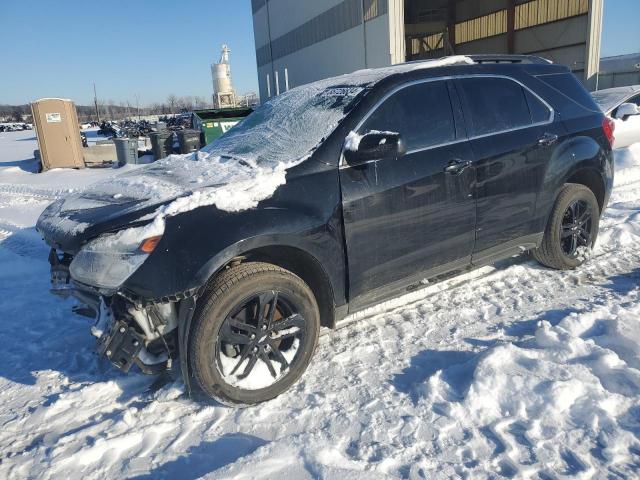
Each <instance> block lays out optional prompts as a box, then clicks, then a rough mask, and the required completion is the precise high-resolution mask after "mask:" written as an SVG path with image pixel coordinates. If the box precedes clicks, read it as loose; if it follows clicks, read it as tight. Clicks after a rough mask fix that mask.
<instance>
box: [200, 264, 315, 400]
mask: <svg viewBox="0 0 640 480" xmlns="http://www.w3.org/2000/svg"><path fill="white" fill-rule="evenodd" d="M319 331H320V314H319V311H318V306H317V304H316V300H315V297H314V295H313V293H312V292H311V289H310V288H309V287H308V286H307V284H306V283H304V282H303V281H302V280H301V279H300V278H299V277H298V276H296V275H294V274H293V273H291V272H289V271H287V270H284V269H282V268H280V267H277V266H275V265H271V264H267V263H259V262H248V263H244V264H240V265H238V266H234V267H231V268H229V269H227V270H225V271H224V272H222V273H221V274H220V275H219V276H218V277H216V278H215V279H214V281H213V282H212V284H211V285H210V287H209V288H208V289H207V292H206V293H205V295H204V296H203V297H202V298H201V299H200V301H199V305H198V308H197V309H196V312H195V315H194V324H193V330H192V333H191V336H190V338H191V340H190V351H189V360H190V366H191V370H192V372H193V374H194V377H195V379H196V381H197V384H198V385H199V386H200V388H201V389H202V390H203V391H204V392H205V393H206V394H207V395H209V396H210V397H212V398H215V399H216V400H218V401H220V402H222V403H224V404H227V405H234V406H242V405H252V404H256V403H260V402H264V401H266V400H269V399H271V398H274V397H276V396H278V395H280V394H281V393H282V392H284V391H285V390H287V389H288V388H289V387H290V386H291V385H293V384H294V383H295V382H296V381H297V380H298V378H300V376H301V375H302V373H303V372H304V371H305V369H306V368H307V365H308V364H309V362H310V360H311V357H312V356H313V352H314V350H315V347H316V344H317V342H318V334H319Z"/></svg>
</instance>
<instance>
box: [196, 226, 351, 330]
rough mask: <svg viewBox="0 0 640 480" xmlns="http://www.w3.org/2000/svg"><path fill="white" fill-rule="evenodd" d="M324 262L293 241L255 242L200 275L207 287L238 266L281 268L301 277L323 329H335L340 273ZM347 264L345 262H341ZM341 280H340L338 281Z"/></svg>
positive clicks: (234, 248)
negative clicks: (257, 264)
mask: <svg viewBox="0 0 640 480" xmlns="http://www.w3.org/2000/svg"><path fill="white" fill-rule="evenodd" d="M322 260H323V259H321V258H320V256H319V255H317V254H315V253H313V252H311V251H310V249H308V248H305V247H304V246H302V245H300V244H297V243H293V242H292V241H291V240H290V239H288V241H287V240H285V239H279V241H278V239H265V238H260V237H258V238H254V239H251V240H250V241H242V242H239V243H238V244H235V245H232V246H230V247H228V248H226V249H225V250H224V251H222V252H220V253H219V254H218V255H216V256H215V257H214V258H213V259H211V260H210V261H209V262H208V263H207V264H206V265H205V266H203V268H202V269H201V271H200V272H199V274H198V277H199V278H201V283H202V284H203V285H206V284H207V283H209V282H210V281H211V280H212V279H213V278H215V277H216V276H217V275H218V274H219V273H220V272H222V271H223V270H224V269H226V268H228V267H229V266H230V265H232V264H234V263H238V262H247V261H260V262H266V263H271V264H273V265H277V266H279V267H281V268H284V269H286V270H289V271H290V272H292V273H294V274H295V275H297V276H298V277H300V278H301V279H302V280H303V281H304V282H305V283H306V284H307V285H309V288H310V289H311V291H312V292H313V294H314V296H315V297H316V301H317V303H318V309H319V311H320V322H321V325H322V326H323V327H328V328H334V327H335V323H336V315H335V310H336V305H337V304H338V303H339V301H340V291H343V290H341V289H340V285H339V284H338V282H339V281H340V278H339V273H336V272H333V274H331V273H330V272H329V271H328V270H327V269H326V268H325V267H324V262H323V261H322ZM341 261H342V262H343V260H341ZM336 277H338V278H336Z"/></svg>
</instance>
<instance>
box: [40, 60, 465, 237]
mask: <svg viewBox="0 0 640 480" xmlns="http://www.w3.org/2000/svg"><path fill="white" fill-rule="evenodd" d="M470 63H473V60H471V59H470V58H468V57H464V56H453V57H447V58H443V59H440V60H432V61H424V62H416V63H406V64H401V65H396V66H391V67H386V68H380V69H368V70H359V71H357V72H354V73H351V74H346V75H342V76H338V77H333V78H329V79H326V80H320V81H317V82H314V83H310V84H307V85H303V86H300V87H297V88H293V89H291V90H289V91H287V92H285V93H282V94H281V95H279V96H277V97H275V98H273V99H271V100H269V101H268V102H266V103H264V104H263V105H261V106H260V107H258V108H257V109H256V110H255V111H254V112H253V113H252V114H250V115H249V116H248V117H246V118H245V119H244V120H243V121H241V122H240V123H239V124H238V125H236V126H235V127H233V128H232V129H230V130H229V131H228V132H227V133H226V134H225V135H223V136H222V137H220V138H218V139H216V140H214V141H213V142H212V143H210V144H209V145H207V146H206V147H204V148H203V149H202V150H200V151H198V152H194V153H191V154H186V155H170V156H169V157H167V158H165V159H162V160H159V161H157V162H155V163H153V164H151V165H149V166H147V167H143V168H140V169H137V170H135V171H133V172H127V173H125V174H123V175H119V176H117V177H115V178H112V179H109V180H108V181H105V182H99V183H96V184H94V185H92V187H91V189H90V190H88V191H85V192H81V193H79V194H75V195H73V196H71V197H68V198H66V199H64V200H62V201H60V202H58V204H57V205H56V204H54V205H52V208H51V209H48V210H47V211H46V212H45V213H46V214H47V215H46V216H47V217H48V218H41V219H40V221H39V225H40V226H43V227H45V228H46V229H48V230H51V229H54V230H62V231H64V232H69V233H78V232H82V231H84V230H85V229H86V228H87V227H88V225H87V224H84V223H82V222H77V221H74V220H73V219H72V218H71V217H72V216H71V215H65V213H68V212H72V211H78V209H81V208H95V207H97V206H99V205H106V204H107V203H114V202H119V203H126V202H128V206H130V207H131V208H132V209H133V208H135V209H140V208H143V207H145V206H152V205H158V204H163V206H162V207H159V208H158V210H157V211H156V214H155V216H157V217H161V218H164V217H166V216H168V215H175V214H178V213H181V212H185V211H189V210H193V209H195V208H198V207H201V206H206V205H214V206H215V207H216V208H218V209H220V210H226V211H230V212H233V211H240V210H246V209H249V208H253V207H255V206H257V204H258V203H259V202H260V201H262V200H265V199H267V198H269V197H270V196H271V195H273V193H274V192H275V191H276V189H277V188H278V187H279V186H281V185H283V184H284V183H285V182H286V171H287V169H289V168H291V167H293V166H295V165H298V164H299V163H301V162H302V161H304V160H305V159H307V158H308V157H309V156H310V155H311V154H312V153H313V151H314V150H315V149H316V148H317V147H318V145H319V144H320V143H321V142H322V141H323V140H324V139H325V138H326V137H327V136H329V135H330V134H331V133H332V132H333V130H334V129H335V128H336V127H337V125H338V124H339V123H340V122H341V121H342V120H343V118H344V117H345V116H346V115H347V113H348V112H349V111H350V110H351V109H352V108H353V106H355V104H356V103H357V101H358V100H359V99H360V98H361V97H362V94H363V92H365V90H366V89H367V88H368V87H370V86H372V85H373V84H374V83H376V82H377V81H379V80H381V79H382V78H385V77H387V76H389V75H392V74H395V73H402V72H409V71H413V70H418V69H423V68H434V67H442V66H448V65H456V64H470ZM97 197H99V199H97ZM51 214H55V217H53V216H52V215H51Z"/></svg>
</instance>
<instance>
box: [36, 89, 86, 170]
mask: <svg viewBox="0 0 640 480" xmlns="http://www.w3.org/2000/svg"><path fill="white" fill-rule="evenodd" d="M31 112H32V114H33V123H34V125H35V129H36V136H37V137H38V148H39V149H40V158H41V160H42V170H48V169H50V168H62V167H68V168H83V167H84V158H83V153H82V140H81V138H80V127H79V126H78V115H77V113H76V106H75V105H74V103H73V102H72V101H71V100H65V99H62V98H41V99H40V100H36V101H34V102H32V103H31Z"/></svg>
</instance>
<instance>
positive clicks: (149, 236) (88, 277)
mask: <svg viewBox="0 0 640 480" xmlns="http://www.w3.org/2000/svg"><path fill="white" fill-rule="evenodd" d="M163 230H164V222H162V225H160V222H154V223H151V224H149V225H145V226H144V227H139V228H129V229H127V230H122V231H120V232H117V233H114V234H107V235H103V236H100V237H98V238H96V239H95V240H92V241H91V242H89V243H87V244H86V245H85V246H84V247H83V248H82V250H80V252H79V253H78V254H77V255H76V256H75V257H74V258H73V261H72V262H71V265H70V266H69V271H70V273H71V277H72V278H73V279H74V280H77V281H79V282H81V283H86V284H88V285H93V286H96V287H99V288H103V289H108V290H115V289H117V288H118V287H120V286H121V285H122V284H123V283H124V282H125V280H126V279H127V278H129V277H130V276H131V275H132V274H133V272H135V271H136V270H137V269H138V268H139V267H140V265H142V264H143V263H144V261H145V260H146V259H147V257H148V256H149V254H150V253H151V252H152V251H153V249H154V248H155V247H156V245H157V244H158V242H159V241H160V238H161V237H162V231H163Z"/></svg>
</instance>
